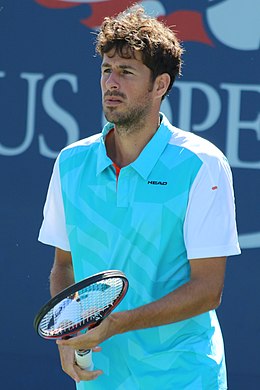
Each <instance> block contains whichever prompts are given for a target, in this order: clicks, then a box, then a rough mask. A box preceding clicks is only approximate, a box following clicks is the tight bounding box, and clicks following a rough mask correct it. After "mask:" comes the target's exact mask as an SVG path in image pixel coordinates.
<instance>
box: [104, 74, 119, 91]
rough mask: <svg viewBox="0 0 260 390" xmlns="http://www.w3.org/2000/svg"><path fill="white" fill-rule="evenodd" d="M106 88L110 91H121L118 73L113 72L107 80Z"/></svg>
mask: <svg viewBox="0 0 260 390" xmlns="http://www.w3.org/2000/svg"><path fill="white" fill-rule="evenodd" d="M105 84H106V87H107V89H108V90H114V89H119V78H118V76H117V74H116V72H111V73H110V74H109V76H108V77H107V79H106V82H105Z"/></svg>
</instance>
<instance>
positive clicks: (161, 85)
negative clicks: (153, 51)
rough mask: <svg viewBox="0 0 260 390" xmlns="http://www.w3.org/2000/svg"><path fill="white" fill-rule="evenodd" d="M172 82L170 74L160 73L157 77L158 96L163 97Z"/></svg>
mask: <svg viewBox="0 0 260 390" xmlns="http://www.w3.org/2000/svg"><path fill="white" fill-rule="evenodd" d="M170 82H171V78H170V75H169V74H168V73H163V74H160V75H159V76H157V77H156V80H155V87H156V89H155V91H156V94H157V97H159V98H162V97H163V95H165V93H166V91H167V89H168V87H169V84H170Z"/></svg>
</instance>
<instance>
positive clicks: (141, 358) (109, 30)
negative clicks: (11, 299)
mask: <svg viewBox="0 0 260 390" xmlns="http://www.w3.org/2000/svg"><path fill="white" fill-rule="evenodd" d="M97 52H98V53H99V54H100V55H101V57H102V73H101V89H102V100H103V110H104V113H105V116H106V118H107V120H108V121H109V123H108V124H107V125H106V126H105V127H104V129H103V132H102V134H97V135H94V136H92V137H89V138H87V139H84V140H81V141H78V142H77V143H75V144H73V145H71V146H69V147H67V148H65V149H64V150H63V151H61V153H60V155H59V157H58V159H57V161H56V164H55V167H54V172H53V175H52V179H51V183H50V187H49V191H48V196H47V200H46V204H45V209H44V222H43V225H42V228H41V231H40V237H39V239H40V240H41V241H42V242H44V243H47V244H50V245H53V246H54V247H56V252H55V261H54V265H53V268H52V272H51V277H50V283H51V286H50V288H51V294H52V296H53V295H55V294H57V293H58V292H59V291H60V290H61V289H64V288H65V287H67V286H68V285H70V284H72V283H73V282H74V281H79V280H81V279H83V278H85V277H87V276H90V275H91V274H93V273H97V272H100V271H103V270H107V269H119V270H122V271H123V272H124V273H125V274H126V275H127V277H128V279H129V282H130V289H129V291H128V293H127V296H126V298H125V299H124V300H123V301H122V302H121V304H120V306H119V307H118V310H116V311H115V312H114V313H112V314H111V315H110V316H109V317H107V318H106V319H105V320H104V321H103V322H102V323H101V324H100V325H99V326H98V327H96V328H95V329H92V330H90V331H89V332H87V333H86V334H84V335H79V336H77V337H75V338H73V339H70V340H61V341H58V342H57V344H58V345H59V351H60V357H61V363H62V367H63V369H64V371H65V372H66V373H67V374H68V375H70V376H71V377H72V378H73V379H74V380H75V381H76V382H77V388H78V389H102V390H103V389H111V390H112V389H113V390H115V389H118V390H119V389H123V390H137V389H141V390H147V389H154V390H155V389H160V388H163V389H169V390H172V389H175V390H184V389H190V390H209V389H210V390H217V389H221V390H223V389H226V388H227V384H226V369H225V358H224V348H223V341H222V336H221V331H220V327H219V323H218V320H217V317H216V313H215V311H214V309H215V308H217V307H218V306H219V304H220V301H221V295H222V290H223V284H224V274H225V263H226V257H227V256H229V255H235V254H239V253H240V250H239V245H238V242H237V232H236V223H235V206H234V196H233V189H232V177H231V172H230V168H229V165H228V163H227V160H226V158H225V157H224V156H223V154H222V153H221V152H220V151H219V150H218V149H217V148H216V147H215V146H213V145H212V144H211V143H209V142H208V141H206V140H203V139H201V138H199V137H197V136H196V135H194V134H191V133H188V132H184V131H182V130H179V129H177V128H175V127H173V126H172V125H171V124H170V123H169V122H168V120H167V118H166V117H165V116H164V115H163V114H161V113H159V110H160V105H161V101H162V99H163V98H164V96H165V95H166V94H167V93H168V92H169V90H170V89H171V87H172V84H173V82H174V79H175V77H176V76H177V75H178V74H180V72H181V54H182V48H181V46H180V44H179V42H178V40H177V39H176V37H175V35H174V33H173V32H172V31H171V30H170V29H168V28H167V27H165V26H164V25H163V24H161V23H159V22H158V21H157V20H156V19H153V18H149V17H148V16H146V15H145V14H144V11H143V9H142V8H133V9H130V10H128V11H126V12H124V13H121V14H119V15H118V16H117V17H115V18H105V20H104V23H103V25H102V26H101V30H100V33H99V35H98V37H97ZM78 348H92V349H93V351H94V352H95V351H96V352H97V353H95V354H94V358H93V359H94V364H95V369H94V370H93V371H92V372H87V371H84V370H81V369H80V368H79V367H78V366H77V365H76V364H75V362H74V350H75V349H78ZM94 379H95V381H93V380H94ZM87 381H91V382H87Z"/></svg>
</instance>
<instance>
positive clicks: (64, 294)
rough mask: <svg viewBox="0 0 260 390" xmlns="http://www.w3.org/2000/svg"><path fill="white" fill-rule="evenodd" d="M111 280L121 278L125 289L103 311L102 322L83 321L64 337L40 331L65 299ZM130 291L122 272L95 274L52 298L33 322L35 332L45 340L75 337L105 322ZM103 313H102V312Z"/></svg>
mask: <svg viewBox="0 0 260 390" xmlns="http://www.w3.org/2000/svg"><path fill="white" fill-rule="evenodd" d="M110 278H120V279H121V280H122V281H123V287H122V291H121V293H120V295H119V296H118V298H117V299H116V300H115V302H114V303H113V305H110V307H109V308H106V309H105V310H103V312H104V313H105V314H104V315H102V316H101V319H100V320H98V321H97V320H96V319H95V318H94V317H93V319H92V320H91V319H90V320H89V321H87V323H86V322H85V321H83V324H82V325H77V326H76V327H75V329H69V330H67V331H64V332H63V333H62V335H56V334H55V335H48V336H47V335H44V334H43V333H42V332H41V330H40V327H39V326H40V323H41V321H42V319H43V317H44V316H45V315H46V314H47V313H48V312H49V311H50V310H51V309H53V308H54V307H55V306H56V305H57V304H59V303H60V302H61V301H62V300H63V299H65V298H68V297H70V296H71V295H73V294H75V293H77V292H78V291H79V290H82V289H83V288H86V287H88V286H90V285H91V284H94V283H97V282H100V281H102V280H104V281H105V280H106V279H110ZM127 290H128V280H127V278H126V276H125V274H124V273H123V272H121V271H118V270H109V271H104V272H99V273H97V274H94V275H92V276H90V277H88V278H85V279H83V280H81V281H79V282H77V283H74V284H72V285H71V286H69V287H67V288H65V289H64V290H62V291H61V292H60V293H58V294H57V295H55V297H53V298H51V299H50V300H49V301H48V302H47V303H46V304H45V305H43V306H42V308H41V309H40V310H39V312H38V313H37V315H36V316H35V318H34V321H33V326H34V329H35V331H36V332H37V333H38V335H39V336H41V337H43V338H45V339H52V340H57V339H61V338H65V337H66V336H70V335H73V334H75V333H78V332H79V331H80V330H83V329H86V328H91V327H94V326H97V325H98V324H99V323H100V322H101V321H103V320H104V318H106V317H107V316H108V315H109V314H110V313H111V312H112V311H113V310H114V309H115V308H116V306H118V305H119V303H120V302H121V301H122V299H123V298H124V296H125V294H126V293H127ZM101 313H102V312H101Z"/></svg>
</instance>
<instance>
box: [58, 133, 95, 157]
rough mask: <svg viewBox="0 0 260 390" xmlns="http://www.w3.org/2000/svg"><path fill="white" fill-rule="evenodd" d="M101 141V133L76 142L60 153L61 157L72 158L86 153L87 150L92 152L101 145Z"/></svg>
mask: <svg viewBox="0 0 260 390" xmlns="http://www.w3.org/2000/svg"><path fill="white" fill-rule="evenodd" d="M100 139H101V133H98V134H93V135H91V136H89V137H86V138H83V139H80V140H78V141H75V142H73V143H72V144H70V145H68V146H66V147H65V148H63V149H62V150H61V151H60V157H61V156H62V157H65V156H72V155H75V154H78V153H81V152H86V151H87V150H91V149H93V148H95V147H96V146H97V145H99V143H100Z"/></svg>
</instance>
